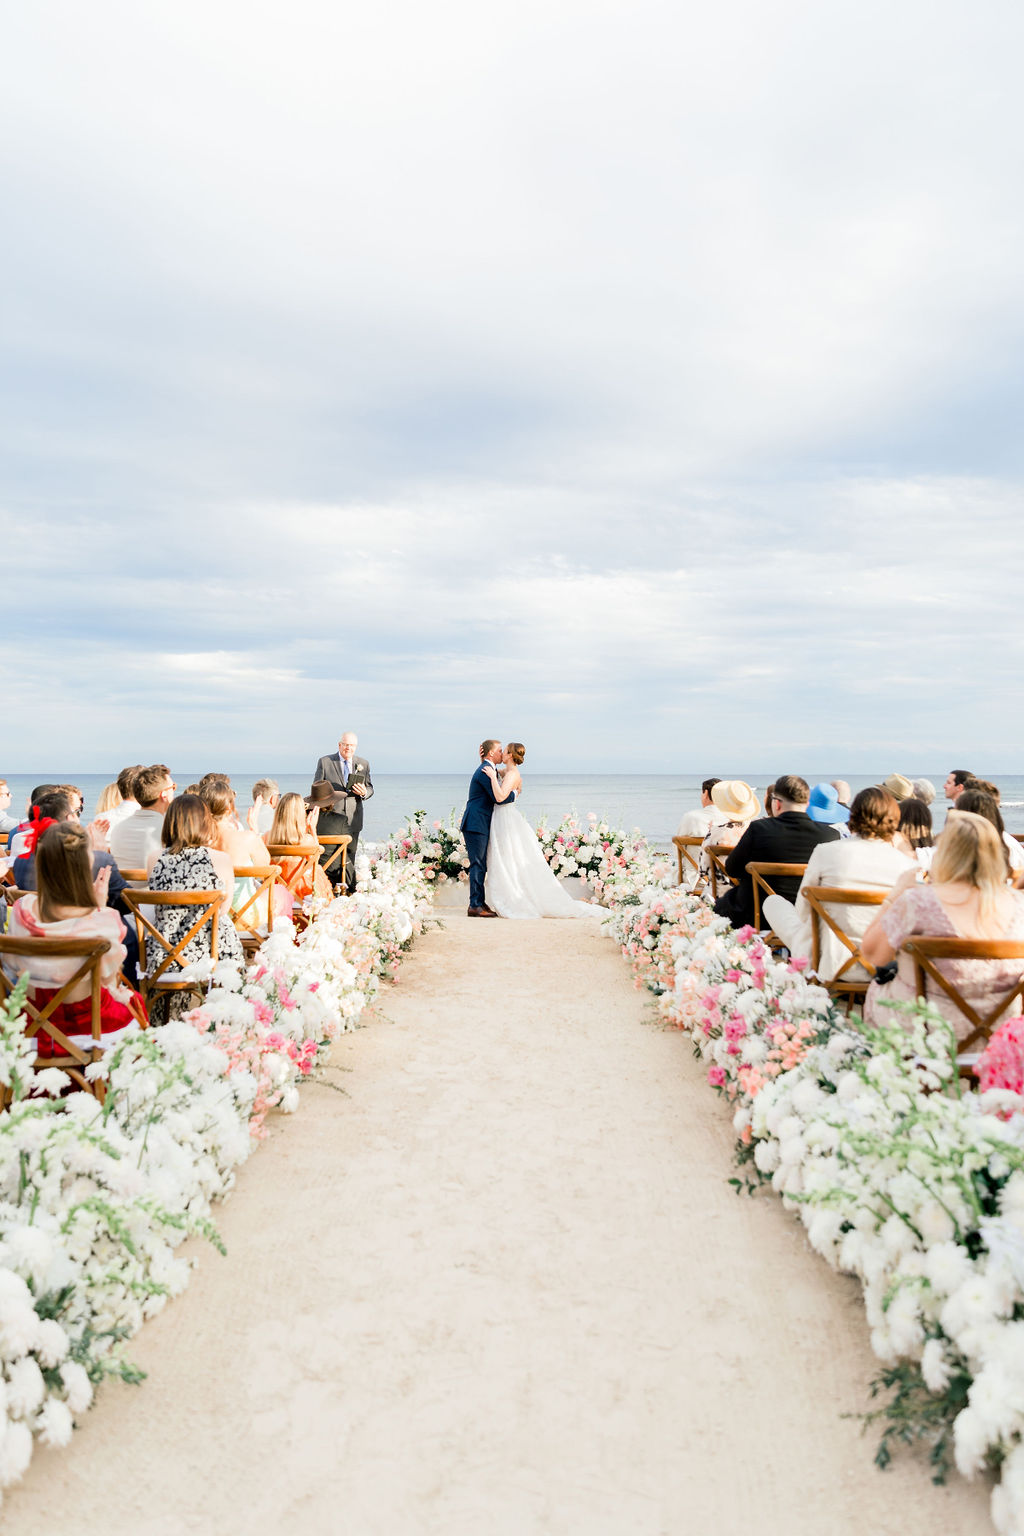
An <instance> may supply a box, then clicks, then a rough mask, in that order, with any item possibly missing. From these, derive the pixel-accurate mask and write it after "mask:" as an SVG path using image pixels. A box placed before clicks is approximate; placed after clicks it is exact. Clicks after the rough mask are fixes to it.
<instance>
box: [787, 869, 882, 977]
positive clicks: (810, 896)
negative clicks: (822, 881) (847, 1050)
mask: <svg viewBox="0 0 1024 1536" xmlns="http://www.w3.org/2000/svg"><path fill="white" fill-rule="evenodd" d="M801 894H802V895H803V898H804V900H805V901H806V902H807V905H808V907H810V909H811V966H812V968H813V969H814V971H815V972H816V973H817V972H818V970H819V967H820V966H821V940H822V930H823V928H827V929H828V930H829V931H830V932H831V933H833V934H835V936H836V938H837V939H838V940H839V942H840V944H841V945H842V947H843V948H844V949H845V950H847V952H848V953H847V955H846V958H845V959H844V961H843V963H842V965H841V966H840V967H839V969H838V970H837V971H836V973H835V975H834V976H833V977H832V979H831V981H822V986H823V987H826V988H827V989H828V991H829V992H830V993H831V994H832V995H833V996H834V997H840V996H844V995H849V996H851V997H852V996H854V995H859V996H861V997H863V995H864V993H865V992H866V991H867V988H868V983H867V981H866V980H865V979H864V978H863V977H857V976H853V975H850V974H849V973H850V972H851V971H852V970H853V967H854V966H855V965H862V966H863V967H864V969H865V970H866V971H867V973H868V976H869V977H871V976H873V975H874V974H875V967H874V966H873V965H872V964H871V962H870V961H869V960H865V958H864V956H863V955H862V954H861V952H860V943H861V941H860V939H856V938H852V937H851V936H850V934H848V933H847V932H846V930H845V928H844V927H843V926H842V924H841V923H840V921H839V919H838V917H837V916H836V914H835V912H832V911H830V910H829V908H830V907H880V906H881V905H882V903H883V902H884V901H885V898H886V896H887V895H888V894H889V893H888V891H858V890H848V889H847V888H846V886H841V885H805V886H804V887H803V890H802V892H801Z"/></svg>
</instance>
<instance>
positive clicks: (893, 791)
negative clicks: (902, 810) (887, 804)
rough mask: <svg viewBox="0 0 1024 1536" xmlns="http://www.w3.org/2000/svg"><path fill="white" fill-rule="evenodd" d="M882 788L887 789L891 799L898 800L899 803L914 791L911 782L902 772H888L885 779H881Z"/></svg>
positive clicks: (908, 797)
mask: <svg viewBox="0 0 1024 1536" xmlns="http://www.w3.org/2000/svg"><path fill="white" fill-rule="evenodd" d="M882 788H883V789H887V790H888V791H889V793H890V795H892V797H893V799H894V800H898V801H899V802H900V804H901V805H902V803H903V801H904V800H909V799H910V797H911V795H912V794H913V793H914V786H913V784H911V782H910V780H909V779H908V778H905V777H904V775H903V774H902V773H890V775H889V777H888V778H887V779H883V780H882Z"/></svg>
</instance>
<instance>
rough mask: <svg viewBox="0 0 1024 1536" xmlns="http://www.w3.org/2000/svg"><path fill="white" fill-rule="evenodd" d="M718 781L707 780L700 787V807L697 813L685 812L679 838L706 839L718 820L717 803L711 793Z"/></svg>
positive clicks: (677, 829) (678, 832)
mask: <svg viewBox="0 0 1024 1536" xmlns="http://www.w3.org/2000/svg"><path fill="white" fill-rule="evenodd" d="M718 782H719V781H718V779H705V780H704V782H703V784H702V785H701V787H700V806H699V807H698V808H697V810H695V811H684V812H683V814H682V817H681V818H680V821H679V825H678V827H677V828H676V836H677V837H704V836H705V835H706V834H707V831H708V828H709V827H710V826H711V823H712V822H713V821H715V820H717V812H716V810H715V802H714V801H713V800H712V798H711V791H712V790H713V789H714V787H715V785H716V784H717V783H718Z"/></svg>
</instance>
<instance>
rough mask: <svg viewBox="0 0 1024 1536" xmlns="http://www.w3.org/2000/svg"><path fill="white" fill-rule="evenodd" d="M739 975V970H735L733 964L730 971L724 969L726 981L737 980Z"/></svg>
mask: <svg viewBox="0 0 1024 1536" xmlns="http://www.w3.org/2000/svg"><path fill="white" fill-rule="evenodd" d="M740 975H741V972H740V971H738V970H736V968H735V966H734V967H733V969H732V970H731V971H726V973H725V979H726V981H739V979H740Z"/></svg>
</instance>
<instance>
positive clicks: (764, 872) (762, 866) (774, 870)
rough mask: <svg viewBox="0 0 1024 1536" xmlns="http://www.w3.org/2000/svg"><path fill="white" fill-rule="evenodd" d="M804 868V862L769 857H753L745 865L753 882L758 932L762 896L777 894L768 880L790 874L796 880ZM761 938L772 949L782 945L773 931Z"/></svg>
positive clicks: (800, 877) (758, 928) (755, 922)
mask: <svg viewBox="0 0 1024 1536" xmlns="http://www.w3.org/2000/svg"><path fill="white" fill-rule="evenodd" d="M806 868H807V865H806V864H778V863H775V862H773V861H772V860H771V859H768V860H756V859H755V860H752V861H751V862H750V863H749V864H748V865H747V874H748V875H749V876H750V877H751V879H752V881H753V883H754V927H755V928H756V929H757V930H758V931H759V932H760V930H761V926H762V924H761V906H762V904H763V902H764V898H765V897H766V896H777V895H778V894H779V893H778V891H777V890H776V889H775V887H774V886H773V885H772V884H771V883H770V882H771V881H772V880H777V879H778V878H779V876H780V875H791V876H792V877H793V878H794V879H796V880H802V879H803V875H804V871H805V870H806ZM763 938H764V941H765V943H766V944H768V945H769V946H770V947H771V948H772V949H779V948H780V947H781V945H782V940H781V939H780V938H779V936H778V934H777V933H773V932H771V931H770V930H769V932H768V933H766V934H764V935H763Z"/></svg>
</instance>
